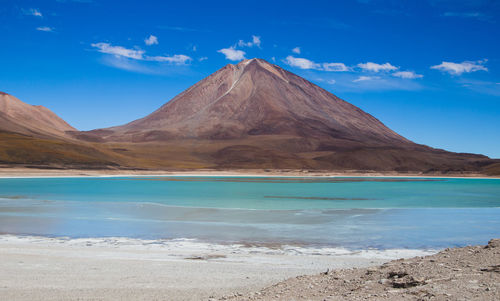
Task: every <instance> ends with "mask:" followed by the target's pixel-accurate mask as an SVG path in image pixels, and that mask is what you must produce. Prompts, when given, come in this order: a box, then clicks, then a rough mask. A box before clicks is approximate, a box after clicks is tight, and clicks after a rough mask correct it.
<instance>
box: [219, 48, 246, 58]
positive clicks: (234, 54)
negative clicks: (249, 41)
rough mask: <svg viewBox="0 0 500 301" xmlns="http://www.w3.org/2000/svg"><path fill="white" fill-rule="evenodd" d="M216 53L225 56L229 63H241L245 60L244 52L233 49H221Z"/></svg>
mask: <svg viewBox="0 0 500 301" xmlns="http://www.w3.org/2000/svg"><path fill="white" fill-rule="evenodd" d="M217 52H219V53H222V54H224V55H225V56H226V59H228V60H231V61H241V60H244V59H245V51H242V50H238V49H235V48H234V47H229V48H223V49H220V50H218V51H217Z"/></svg>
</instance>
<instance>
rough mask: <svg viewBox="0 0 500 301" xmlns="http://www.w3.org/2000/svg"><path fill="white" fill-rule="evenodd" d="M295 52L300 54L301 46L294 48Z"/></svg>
mask: <svg viewBox="0 0 500 301" xmlns="http://www.w3.org/2000/svg"><path fill="white" fill-rule="evenodd" d="M292 52H293V53H296V54H300V47H295V48H293V49H292Z"/></svg>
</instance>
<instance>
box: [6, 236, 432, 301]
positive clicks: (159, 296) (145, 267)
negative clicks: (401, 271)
mask: <svg viewBox="0 0 500 301" xmlns="http://www.w3.org/2000/svg"><path fill="white" fill-rule="evenodd" d="M434 252H436V251H432V250H428V251H424V250H386V251H379V250H364V251H350V250H346V249H342V248H330V249H328V248H323V249H319V250H318V249H308V248H302V247H298V246H288V247H287V246H284V247H282V248H266V247H255V246H253V247H252V246H244V245H218V244H210V243H200V242H197V241H193V240H138V239H127V238H93V239H69V238H47V237H34V236H14V235H0V257H1V258H2V260H1V261H0V283H1V284H2V285H1V287H0V299H2V300H4V299H5V300H47V299H50V300H109V299H120V300H137V299H143V300H153V299H154V300H206V299H208V298H209V297H216V298H219V297H222V296H224V295H227V294H230V293H234V292H239V293H242V294H246V293H249V292H251V291H255V290H258V289H261V288H263V287H266V286H269V285H271V284H273V283H276V282H279V281H283V280H285V279H288V278H290V277H296V276H299V275H305V274H307V275H311V274H317V273H319V272H324V271H325V270H326V269H330V270H331V269H340V268H352V267H367V266H373V265H379V264H382V263H384V262H387V261H389V260H391V259H396V258H402V257H404V258H408V257H413V256H423V255H429V254H432V253H434Z"/></svg>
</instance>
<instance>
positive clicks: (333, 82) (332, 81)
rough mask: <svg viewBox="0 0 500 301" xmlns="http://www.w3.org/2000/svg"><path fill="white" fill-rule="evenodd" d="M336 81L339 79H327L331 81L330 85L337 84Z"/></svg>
mask: <svg viewBox="0 0 500 301" xmlns="http://www.w3.org/2000/svg"><path fill="white" fill-rule="evenodd" d="M336 82H337V81H336V80H334V79H331V80H329V81H327V83H329V84H330V85H333V84H335V83H336Z"/></svg>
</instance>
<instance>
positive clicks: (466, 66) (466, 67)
mask: <svg viewBox="0 0 500 301" xmlns="http://www.w3.org/2000/svg"><path fill="white" fill-rule="evenodd" d="M487 61H488V60H486V59H485V60H480V61H465V62H462V63H452V62H441V64H439V65H435V66H431V69H437V70H441V71H443V72H448V73H449V74H453V75H461V74H462V73H470V72H475V71H481V70H482V71H488V68H486V67H485V66H484V64H486V62H487Z"/></svg>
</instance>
